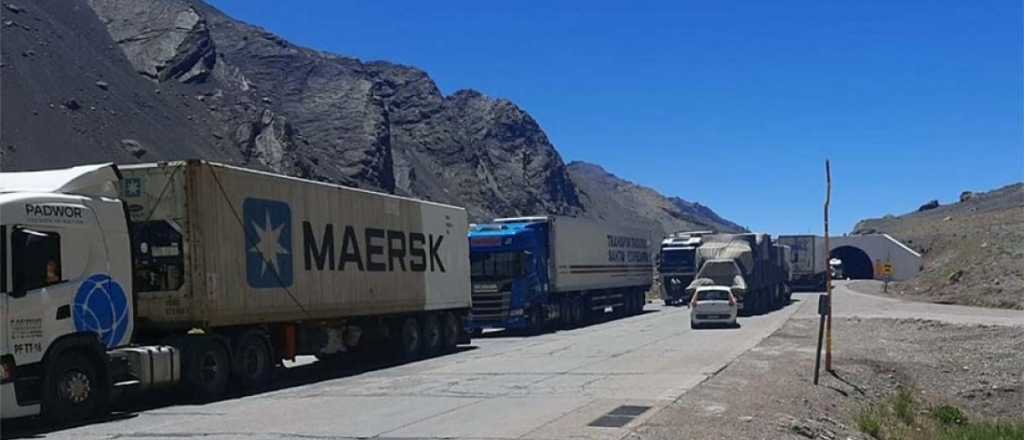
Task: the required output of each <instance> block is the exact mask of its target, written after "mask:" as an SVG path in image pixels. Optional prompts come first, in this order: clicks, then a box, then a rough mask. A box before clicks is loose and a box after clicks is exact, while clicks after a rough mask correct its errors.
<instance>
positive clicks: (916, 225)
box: [854, 183, 1024, 310]
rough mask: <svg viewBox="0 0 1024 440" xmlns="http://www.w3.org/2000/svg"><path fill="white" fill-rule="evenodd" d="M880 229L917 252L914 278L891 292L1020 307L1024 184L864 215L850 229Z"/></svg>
mask: <svg viewBox="0 0 1024 440" xmlns="http://www.w3.org/2000/svg"><path fill="white" fill-rule="evenodd" d="M877 232H884V233H888V234H890V235H892V236H893V237H895V238H897V239H899V240H900V241H901V242H903V243H904V244H906V245H907V246H910V247H911V248H913V249H914V250H916V251H918V252H920V253H921V255H922V258H923V268H922V271H921V273H920V274H919V275H918V276H917V277H915V278H914V279H913V280H910V281H907V282H903V283H895V284H894V285H893V286H891V288H890V293H891V294H892V295H893V296H899V297H911V298H920V299H924V300H928V301H933V302H941V303H952V304H965V305H976V306H983V307H998V308H1007V309H1018V310H1024V184H1019V183H1018V184H1014V185H1010V186H1006V187H1004V188H1000V189H998V190H995V191H990V192H987V193H980V194H973V193H972V194H971V195H970V196H967V197H963V201H961V202H957V203H953V204H949V205H944V206H940V207H937V208H935V209H931V210H927V211H922V212H915V213H911V214H906V215H902V216H898V217H897V216H886V217H885V218H880V219H870V220H864V221H862V222H860V223H858V224H857V226H856V228H855V230H854V234H858V233H877Z"/></svg>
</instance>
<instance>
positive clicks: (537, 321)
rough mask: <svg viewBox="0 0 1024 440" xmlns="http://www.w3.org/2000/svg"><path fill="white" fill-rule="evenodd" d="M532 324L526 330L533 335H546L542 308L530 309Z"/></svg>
mask: <svg viewBox="0 0 1024 440" xmlns="http://www.w3.org/2000/svg"><path fill="white" fill-rule="evenodd" d="M529 317H530V323H529V327H528V328H527V329H526V331H527V333H529V334H531V335H539V334H541V333H544V311H543V309H542V307H541V306H534V307H533V308H531V309H530V315H529Z"/></svg>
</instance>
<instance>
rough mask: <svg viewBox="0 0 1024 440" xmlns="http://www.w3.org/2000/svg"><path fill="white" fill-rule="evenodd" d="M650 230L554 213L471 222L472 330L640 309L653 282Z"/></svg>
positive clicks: (528, 326)
mask: <svg viewBox="0 0 1024 440" xmlns="http://www.w3.org/2000/svg"><path fill="white" fill-rule="evenodd" d="M651 236H652V234H651V232H650V231H646V230H642V229H636V228H631V227H624V226H619V225H614V224H610V223H604V222H597V221H591V220H585V219H579V218H572V217H560V216H549V217H518V218H503V219H496V220H494V221H493V222H491V223H488V224H479V225H473V226H472V227H471V228H470V232H469V244H470V260H471V265H472V269H471V271H472V272H471V278H472V292H473V308H472V313H471V315H470V317H471V319H470V329H471V331H474V332H482V331H483V330H484V329H488V328H502V329H507V330H526V331H528V332H531V333H538V332H541V331H543V330H544V329H546V328H549V327H551V326H552V325H553V324H557V325H560V326H562V327H573V326H578V325H581V324H583V323H586V322H588V321H590V320H593V319H597V318H599V317H601V316H605V315H618V316H622V315H631V314H636V313H639V312H640V311H642V310H643V307H644V304H646V297H645V295H646V292H647V291H648V290H649V289H650V287H651V284H652V282H653V272H652V271H653V264H652V252H651Z"/></svg>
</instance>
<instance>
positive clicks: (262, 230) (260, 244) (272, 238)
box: [249, 211, 288, 277]
mask: <svg viewBox="0 0 1024 440" xmlns="http://www.w3.org/2000/svg"><path fill="white" fill-rule="evenodd" d="M252 227H253V228H254V229H256V235H257V236H258V237H259V238H257V240H258V241H257V243H256V244H255V245H253V247H252V248H250V249H249V252H256V253H257V255H258V256H259V258H260V261H262V262H263V264H261V265H260V277H263V276H265V275H266V273H267V266H271V267H272V268H273V269H274V273H281V271H280V270H279V269H280V268H278V267H277V256H278V255H282V254H283V255H288V250H287V249H285V248H284V247H283V246H281V232H282V231H281V230H282V229H284V223H283V222H282V223H281V224H279V225H277V226H276V227H274V225H273V224H272V223H271V222H270V211H267V217H266V222H265V223H264V224H263V227H260V225H257V224H256V223H255V222H254V223H253V225H252Z"/></svg>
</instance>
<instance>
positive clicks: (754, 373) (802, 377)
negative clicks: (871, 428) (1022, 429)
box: [633, 297, 1024, 439]
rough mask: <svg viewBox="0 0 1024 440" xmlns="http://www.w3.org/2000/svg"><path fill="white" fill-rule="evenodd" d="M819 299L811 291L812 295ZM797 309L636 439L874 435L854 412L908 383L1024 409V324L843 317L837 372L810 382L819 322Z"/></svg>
mask: <svg viewBox="0 0 1024 440" xmlns="http://www.w3.org/2000/svg"><path fill="white" fill-rule="evenodd" d="M805 298H811V297H805ZM811 302H813V301H808V302H807V303H805V304H803V305H802V307H803V309H802V310H801V312H800V313H798V315H797V316H795V317H794V318H793V319H792V320H791V321H790V322H788V323H787V324H786V325H785V326H784V327H783V328H781V329H779V331H777V332H776V333H775V334H774V335H772V336H771V337H769V338H767V339H765V340H764V341H762V342H761V343H760V344H759V345H758V346H757V347H755V348H754V349H752V350H750V351H749V352H747V353H746V354H744V355H743V356H741V357H740V358H738V359H737V360H736V361H734V362H733V363H732V364H730V365H729V366H728V367H727V368H725V369H724V370H723V371H722V372H720V373H719V374H718V375H716V376H714V377H712V378H710V379H708V380H707V381H706V382H704V383H703V384H701V385H700V386H698V387H697V388H695V389H693V390H691V391H690V392H687V393H686V394H685V395H683V396H682V397H680V398H679V400H677V401H676V402H674V403H673V404H672V405H671V406H669V407H667V408H665V409H664V410H662V411H660V412H659V413H658V414H656V415H654V416H653V417H651V418H650V419H648V420H647V422H646V423H645V424H643V425H641V426H639V427H637V428H636V429H634V433H633V437H634V438H645V439H646V438H650V439H670V438H671V439H679V438H693V439H735V438H751V439H759V438H765V439H767V438H772V439H774V438H797V439H799V438H824V439H833V438H839V439H846V438H854V439H859V438H868V437H867V436H866V435H865V434H862V433H860V432H858V431H857V428H856V424H855V423H854V422H853V419H854V415H855V414H857V413H858V412H860V411H861V410H862V409H863V408H864V407H865V406H866V405H869V404H871V403H873V402H877V401H879V400H881V399H883V398H885V397H887V396H890V395H892V394H894V393H895V392H896V390H897V389H898V388H899V387H901V386H903V387H911V388H912V389H915V390H917V391H919V393H920V394H919V396H921V397H922V398H923V399H924V400H925V401H927V402H928V403H929V404H932V405H935V404H947V403H948V404H953V405H956V406H958V407H960V408H961V409H963V410H964V411H965V412H966V413H967V414H968V416H969V417H970V418H971V419H983V418H996V417H1011V416H1012V417H1020V416H1021V414H1024V328H1021V327H997V326H960V325H952V324H945V323H939V322H935V321H922V320H892V319H857V318H850V319H837V320H836V321H835V327H834V330H835V345H834V348H835V351H834V354H835V357H834V359H833V361H834V367H835V374H830V373H826V372H824V371H822V376H821V381H820V385H819V386H814V385H813V384H812V378H813V373H814V349H815V344H816V337H817V330H818V321H817V319H816V317H815V316H814V315H812V313H813V308H814V306H815V304H812V303H811Z"/></svg>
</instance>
